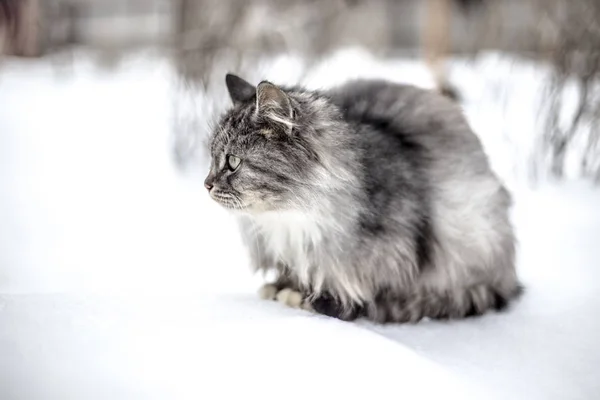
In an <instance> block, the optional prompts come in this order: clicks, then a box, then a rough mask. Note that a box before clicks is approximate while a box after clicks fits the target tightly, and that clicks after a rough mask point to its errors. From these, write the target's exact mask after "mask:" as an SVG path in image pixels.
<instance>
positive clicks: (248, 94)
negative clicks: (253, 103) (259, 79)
mask: <svg viewBox="0 0 600 400" xmlns="http://www.w3.org/2000/svg"><path fill="white" fill-rule="evenodd" d="M225 83H226V84H227V90H228V91H229V97H231V100H232V101H233V104H240V103H245V102H247V101H249V100H251V99H252V98H253V97H254V96H255V95H256V88H255V87H254V86H253V85H252V84H251V83H249V82H246V81H245V80H243V79H242V78H240V77H239V76H237V75H233V74H227V75H225Z"/></svg>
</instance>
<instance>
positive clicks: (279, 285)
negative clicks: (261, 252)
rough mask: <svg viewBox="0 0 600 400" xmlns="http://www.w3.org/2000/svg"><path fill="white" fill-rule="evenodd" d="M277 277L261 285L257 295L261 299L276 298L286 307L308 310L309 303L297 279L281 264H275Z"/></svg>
mask: <svg viewBox="0 0 600 400" xmlns="http://www.w3.org/2000/svg"><path fill="white" fill-rule="evenodd" d="M277 270H278V277H277V279H276V280H275V282H273V283H267V284H265V285H263V286H262V287H261V288H260V290H259V291H258V296H259V297H260V298H261V299H263V300H276V301H278V302H280V303H282V304H285V305H286V306H288V307H292V308H302V309H306V310H310V309H311V308H310V304H309V302H307V300H306V296H305V294H304V293H303V291H302V290H301V288H300V285H299V284H298V280H297V279H295V278H294V276H293V275H292V274H291V273H290V271H289V269H287V268H286V267H285V266H283V265H278V266H277Z"/></svg>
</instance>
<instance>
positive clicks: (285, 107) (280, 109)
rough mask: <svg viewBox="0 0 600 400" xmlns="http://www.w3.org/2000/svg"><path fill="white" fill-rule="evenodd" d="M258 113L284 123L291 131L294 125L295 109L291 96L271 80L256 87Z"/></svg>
mask: <svg viewBox="0 0 600 400" xmlns="http://www.w3.org/2000/svg"><path fill="white" fill-rule="evenodd" d="M256 113H257V115H261V116H264V117H266V118H269V119H270V120H272V121H273V122H276V123H279V124H282V125H284V126H285V127H286V128H287V129H288V130H289V131H291V130H292V127H293V126H294V109H293V107H292V102H291V101H290V98H289V97H288V95H287V94H286V93H285V92H284V91H283V90H281V89H279V88H278V87H277V86H275V85H273V84H272V83H270V82H267V81H263V82H261V83H259V84H258V86H257V88H256Z"/></svg>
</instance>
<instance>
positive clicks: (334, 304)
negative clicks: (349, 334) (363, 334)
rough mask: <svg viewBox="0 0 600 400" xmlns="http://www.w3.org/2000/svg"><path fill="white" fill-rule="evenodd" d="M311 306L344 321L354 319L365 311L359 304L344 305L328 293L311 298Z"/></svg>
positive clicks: (319, 311)
mask: <svg viewBox="0 0 600 400" xmlns="http://www.w3.org/2000/svg"><path fill="white" fill-rule="evenodd" d="M310 306H311V307H312V309H313V310H314V311H315V312H317V313H319V314H323V315H327V316H328V317H333V318H337V319H341V320H342V321H353V320H355V319H357V318H359V317H360V316H361V315H362V313H363V310H362V307H360V306H359V305H344V304H342V303H341V302H340V301H339V300H338V299H336V298H335V297H333V296H331V295H329V294H326V293H323V294H321V295H319V296H317V297H315V298H313V299H311V301H310Z"/></svg>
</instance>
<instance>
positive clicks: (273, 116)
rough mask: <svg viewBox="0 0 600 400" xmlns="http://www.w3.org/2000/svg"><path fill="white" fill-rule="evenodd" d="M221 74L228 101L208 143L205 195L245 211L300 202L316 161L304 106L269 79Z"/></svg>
mask: <svg viewBox="0 0 600 400" xmlns="http://www.w3.org/2000/svg"><path fill="white" fill-rule="evenodd" d="M225 80H226V84H227V89H228V91H229V95H230V97H231V99H232V101H233V107H232V108H231V109H230V110H229V111H227V112H226V113H225V115H224V116H223V117H222V118H221V120H220V121H219V123H218V126H217V127H216V129H215V131H214V132H213V135H212V139H211V143H210V152H211V166H210V172H209V174H208V176H207V178H206V180H205V182H204V185H205V187H206V188H207V189H208V191H209V193H210V195H211V197H212V198H213V199H214V200H215V201H217V202H218V203H220V204H221V205H223V206H224V207H226V208H229V209H233V210H243V211H247V212H250V213H253V212H262V211H272V210H298V209H302V208H303V207H306V205H307V203H308V202H309V200H310V198H311V196H312V197H314V191H313V190H312V186H313V184H314V183H315V171H316V169H318V165H319V156H318V152H317V151H316V150H317V149H315V148H314V147H315V143H314V141H313V140H312V139H311V138H312V136H314V132H312V133H311V132H310V127H309V125H310V121H309V120H310V115H309V114H310V112H309V110H307V109H306V108H304V107H303V104H302V101H300V100H299V99H298V98H294V97H293V96H292V95H291V94H290V93H289V92H287V91H286V90H283V89H281V88H279V87H277V86H276V85H274V84H272V83H270V82H266V81H263V82H261V83H259V84H258V86H254V85H252V84H250V83H248V82H246V81H245V80H243V79H241V78H239V77H237V76H235V75H230V74H228V75H227V76H226V79H225Z"/></svg>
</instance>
